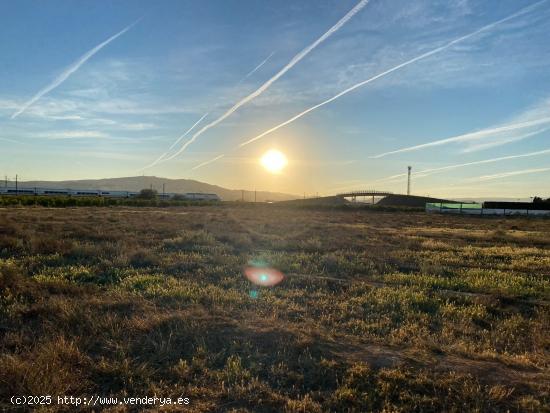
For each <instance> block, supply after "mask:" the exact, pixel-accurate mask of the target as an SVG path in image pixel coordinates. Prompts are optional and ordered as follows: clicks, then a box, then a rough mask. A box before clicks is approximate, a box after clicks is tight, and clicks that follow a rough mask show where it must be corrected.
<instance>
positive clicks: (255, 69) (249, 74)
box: [239, 52, 275, 83]
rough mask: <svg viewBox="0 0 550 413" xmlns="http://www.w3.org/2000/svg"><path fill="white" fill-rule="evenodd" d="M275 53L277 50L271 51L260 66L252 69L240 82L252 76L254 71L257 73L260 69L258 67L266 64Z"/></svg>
mask: <svg viewBox="0 0 550 413" xmlns="http://www.w3.org/2000/svg"><path fill="white" fill-rule="evenodd" d="M274 54H275V52H271V54H270V55H269V56H267V57H266V58H265V59H264V60H263V61H262V62H261V63H260V64H259V65H258V66H256V67H255V68H254V69H252V70H251V71H250V72H248V73H247V74H246V75H245V76H244V77H243V78H242V79H241V80H240V81H239V83H241V82H242V81H243V80H245V79H248V78H249V77H250V76H252V75H253V74H254V73H256V72H257V71H258V69H260V68H261V67H262V66H263V65H265V64H266V63H267V61H268V60H269V59H271V57H272V56H273V55H274Z"/></svg>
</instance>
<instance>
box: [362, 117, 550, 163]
mask: <svg viewBox="0 0 550 413" xmlns="http://www.w3.org/2000/svg"><path fill="white" fill-rule="evenodd" d="M545 123H550V117H545V118H540V119H535V120H531V121H526V122H519V123H512V124H509V125H504V126H500V127H497V128H491V129H484V130H481V131H477V132H470V133H466V134H463V135H458V136H453V137H451V138H446V139H441V140H438V141H433V142H428V143H423V144H421V145H416V146H409V147H407V148H401V149H396V150H395V151H390V152H384V153H381V154H379V155H375V156H371V157H370V158H372V159H377V158H382V157H384V156H387V155H393V154H396V153H403V152H412V151H417V150H419V149H425V148H429V147H432V146H440V145H446V144H448V143H454V142H467V141H473V140H478V139H481V138H484V137H486V136H491V135H495V134H498V133H503V132H513V131H515V130H518V129H524V128H528V127H532V126H537V125H542V124H545ZM543 130H545V129H543ZM543 130H541V132H542V131H543ZM528 136H531V134H529V135H528Z"/></svg>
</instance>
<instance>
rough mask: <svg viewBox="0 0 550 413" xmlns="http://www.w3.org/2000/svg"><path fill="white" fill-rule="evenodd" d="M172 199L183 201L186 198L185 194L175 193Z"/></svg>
mask: <svg viewBox="0 0 550 413" xmlns="http://www.w3.org/2000/svg"><path fill="white" fill-rule="evenodd" d="M172 199H173V200H174V201H185V200H186V199H187V198H185V195H183V194H176V195H174V197H173V198H172Z"/></svg>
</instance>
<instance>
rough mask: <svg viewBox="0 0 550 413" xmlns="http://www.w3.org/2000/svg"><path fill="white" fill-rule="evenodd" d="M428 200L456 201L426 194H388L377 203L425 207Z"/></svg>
mask: <svg viewBox="0 0 550 413" xmlns="http://www.w3.org/2000/svg"><path fill="white" fill-rule="evenodd" d="M428 202H446V203H451V202H456V201H449V200H446V199H439V198H429V197H426V196H415V195H388V196H386V197H384V198H382V199H381V200H380V201H379V202H378V203H377V204H376V205H380V206H402V207H419V208H424V207H425V206H426V203H428Z"/></svg>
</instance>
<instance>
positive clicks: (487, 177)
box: [471, 168, 550, 182]
mask: <svg viewBox="0 0 550 413" xmlns="http://www.w3.org/2000/svg"><path fill="white" fill-rule="evenodd" d="M548 171H550V168H533V169H523V170H520V171H511V172H502V173H499V174H494V175H484V176H480V177H478V178H474V179H471V181H474V182H479V181H491V180H493V179H501V178H508V177H510V176H516V175H525V174H534V173H539V172H548Z"/></svg>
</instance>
